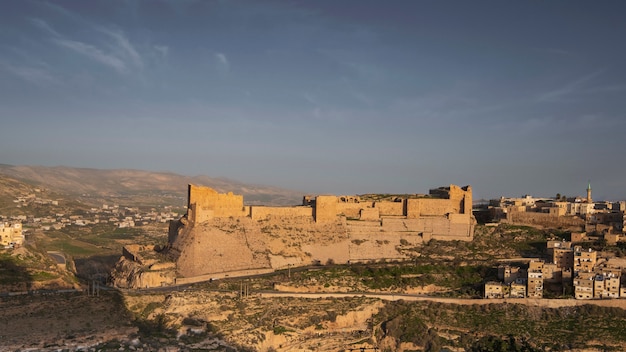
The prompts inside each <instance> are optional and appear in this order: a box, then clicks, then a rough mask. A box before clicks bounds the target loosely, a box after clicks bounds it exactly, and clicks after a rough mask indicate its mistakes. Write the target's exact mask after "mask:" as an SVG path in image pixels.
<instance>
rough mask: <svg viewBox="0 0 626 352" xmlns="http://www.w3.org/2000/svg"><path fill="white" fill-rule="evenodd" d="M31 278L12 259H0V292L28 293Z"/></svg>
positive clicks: (26, 271)
mask: <svg viewBox="0 0 626 352" xmlns="http://www.w3.org/2000/svg"><path fill="white" fill-rule="evenodd" d="M33 281H34V280H33V277H32V276H31V275H30V273H29V272H28V270H26V268H24V267H21V266H19V265H18V264H17V263H15V261H14V259H13V258H11V257H9V258H0V292H8V291H13V292H15V291H30V289H31V287H32V283H33Z"/></svg>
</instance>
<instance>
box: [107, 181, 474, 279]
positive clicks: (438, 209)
mask: <svg viewBox="0 0 626 352" xmlns="http://www.w3.org/2000/svg"><path fill="white" fill-rule="evenodd" d="M474 225H475V219H474V217H473V215H472V190H471V187H470V186H466V187H459V186H455V185H450V186H449V187H440V188H436V189H432V190H430V192H429V194H428V195H403V196H394V197H382V196H380V195H378V196H372V195H370V196H332V195H318V196H317V197H308V196H306V197H304V198H303V202H302V205H300V206H293V207H269V206H246V205H244V201H243V196H242V195H235V194H232V193H227V194H221V193H218V192H217V191H215V190H213V189H211V188H208V187H202V186H195V185H189V187H188V208H187V214H185V215H184V216H183V217H182V218H181V219H179V220H176V221H172V222H171V223H170V229H169V235H168V246H167V247H166V248H165V249H163V250H161V251H160V253H158V255H154V253H149V252H150V251H147V252H146V248H143V247H141V246H126V247H125V248H124V256H123V257H122V258H121V259H120V261H119V262H118V265H117V268H116V269H115V270H114V275H113V283H114V285H116V286H119V287H152V286H161V285H170V284H182V283H189V282H196V281H205V280H209V279H215V278H223V277H235V276H243V275H251V274H258V273H266V272H271V271H274V270H281V269H287V268H290V267H296V266H307V265H320V264H330V263H336V264H347V263H356V262H370V261H388V260H409V259H410V258H411V257H413V256H415V255H418V250H419V246H420V245H421V244H423V243H424V242H427V241H429V240H431V239H435V240H460V241H471V240H472V239H473V234H474ZM146 258H148V259H146ZM149 258H153V259H149ZM154 258H158V259H154Z"/></svg>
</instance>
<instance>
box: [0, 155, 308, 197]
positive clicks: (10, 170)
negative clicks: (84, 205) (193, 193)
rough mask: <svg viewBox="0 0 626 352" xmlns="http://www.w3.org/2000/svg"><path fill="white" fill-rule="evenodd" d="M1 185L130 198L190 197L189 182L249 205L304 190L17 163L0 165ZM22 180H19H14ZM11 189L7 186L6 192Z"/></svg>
mask: <svg viewBox="0 0 626 352" xmlns="http://www.w3.org/2000/svg"><path fill="white" fill-rule="evenodd" d="M0 177H1V178H2V180H1V181H2V182H0V184H2V185H3V188H5V187H18V185H19V184H20V183H25V184H28V185H30V186H33V187H40V188H45V189H48V190H50V191H52V192H57V193H64V194H68V195H76V196H81V195H89V196H91V197H103V198H108V197H119V196H124V197H129V196H132V195H137V196H140V195H152V196H155V195H157V196H158V195H159V194H167V195H170V196H177V197H181V198H184V199H186V198H187V185H188V184H190V183H191V184H196V185H202V186H208V187H211V188H213V189H215V190H216V191H218V192H220V193H224V192H233V193H235V194H242V195H243V196H244V203H246V204H261V205H296V204H300V203H301V202H302V196H303V195H304V193H301V192H297V191H292V190H287V189H282V188H278V187H272V186H264V185H252V184H244V183H241V182H238V181H234V180H230V179H225V178H211V177H208V176H193V177H192V176H184V175H178V174H175V173H170V172H151V171H143V170H132V169H112V170H107V169H89V168H74V167H66V166H55V167H45V166H25V165H20V166H14V165H6V164H0ZM15 181H19V182H15ZM6 191H8V190H7V189H5V190H4V192H6Z"/></svg>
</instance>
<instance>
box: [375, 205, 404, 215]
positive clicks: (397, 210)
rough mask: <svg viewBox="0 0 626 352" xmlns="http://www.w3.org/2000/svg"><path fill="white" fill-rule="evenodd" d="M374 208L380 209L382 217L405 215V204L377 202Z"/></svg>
mask: <svg viewBox="0 0 626 352" xmlns="http://www.w3.org/2000/svg"><path fill="white" fill-rule="evenodd" d="M374 208H376V209H378V211H379V212H380V215H381V216H402V215H405V214H404V202H376V203H374Z"/></svg>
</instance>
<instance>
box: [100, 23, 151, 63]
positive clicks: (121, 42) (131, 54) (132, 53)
mask: <svg viewBox="0 0 626 352" xmlns="http://www.w3.org/2000/svg"><path fill="white" fill-rule="evenodd" d="M99 30H100V32H102V33H104V34H106V35H108V36H110V37H111V38H113V40H114V43H115V44H116V45H112V50H114V51H117V52H118V56H121V57H124V56H126V57H128V58H129V59H130V61H131V62H132V63H133V65H134V66H136V67H137V68H143V60H142V59H141V56H140V55H139V53H138V52H137V50H136V49H135V47H134V46H133V45H132V44H131V43H130V41H129V40H128V38H126V36H125V35H124V33H123V32H121V31H115V30H110V29H107V28H100V29H99Z"/></svg>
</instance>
